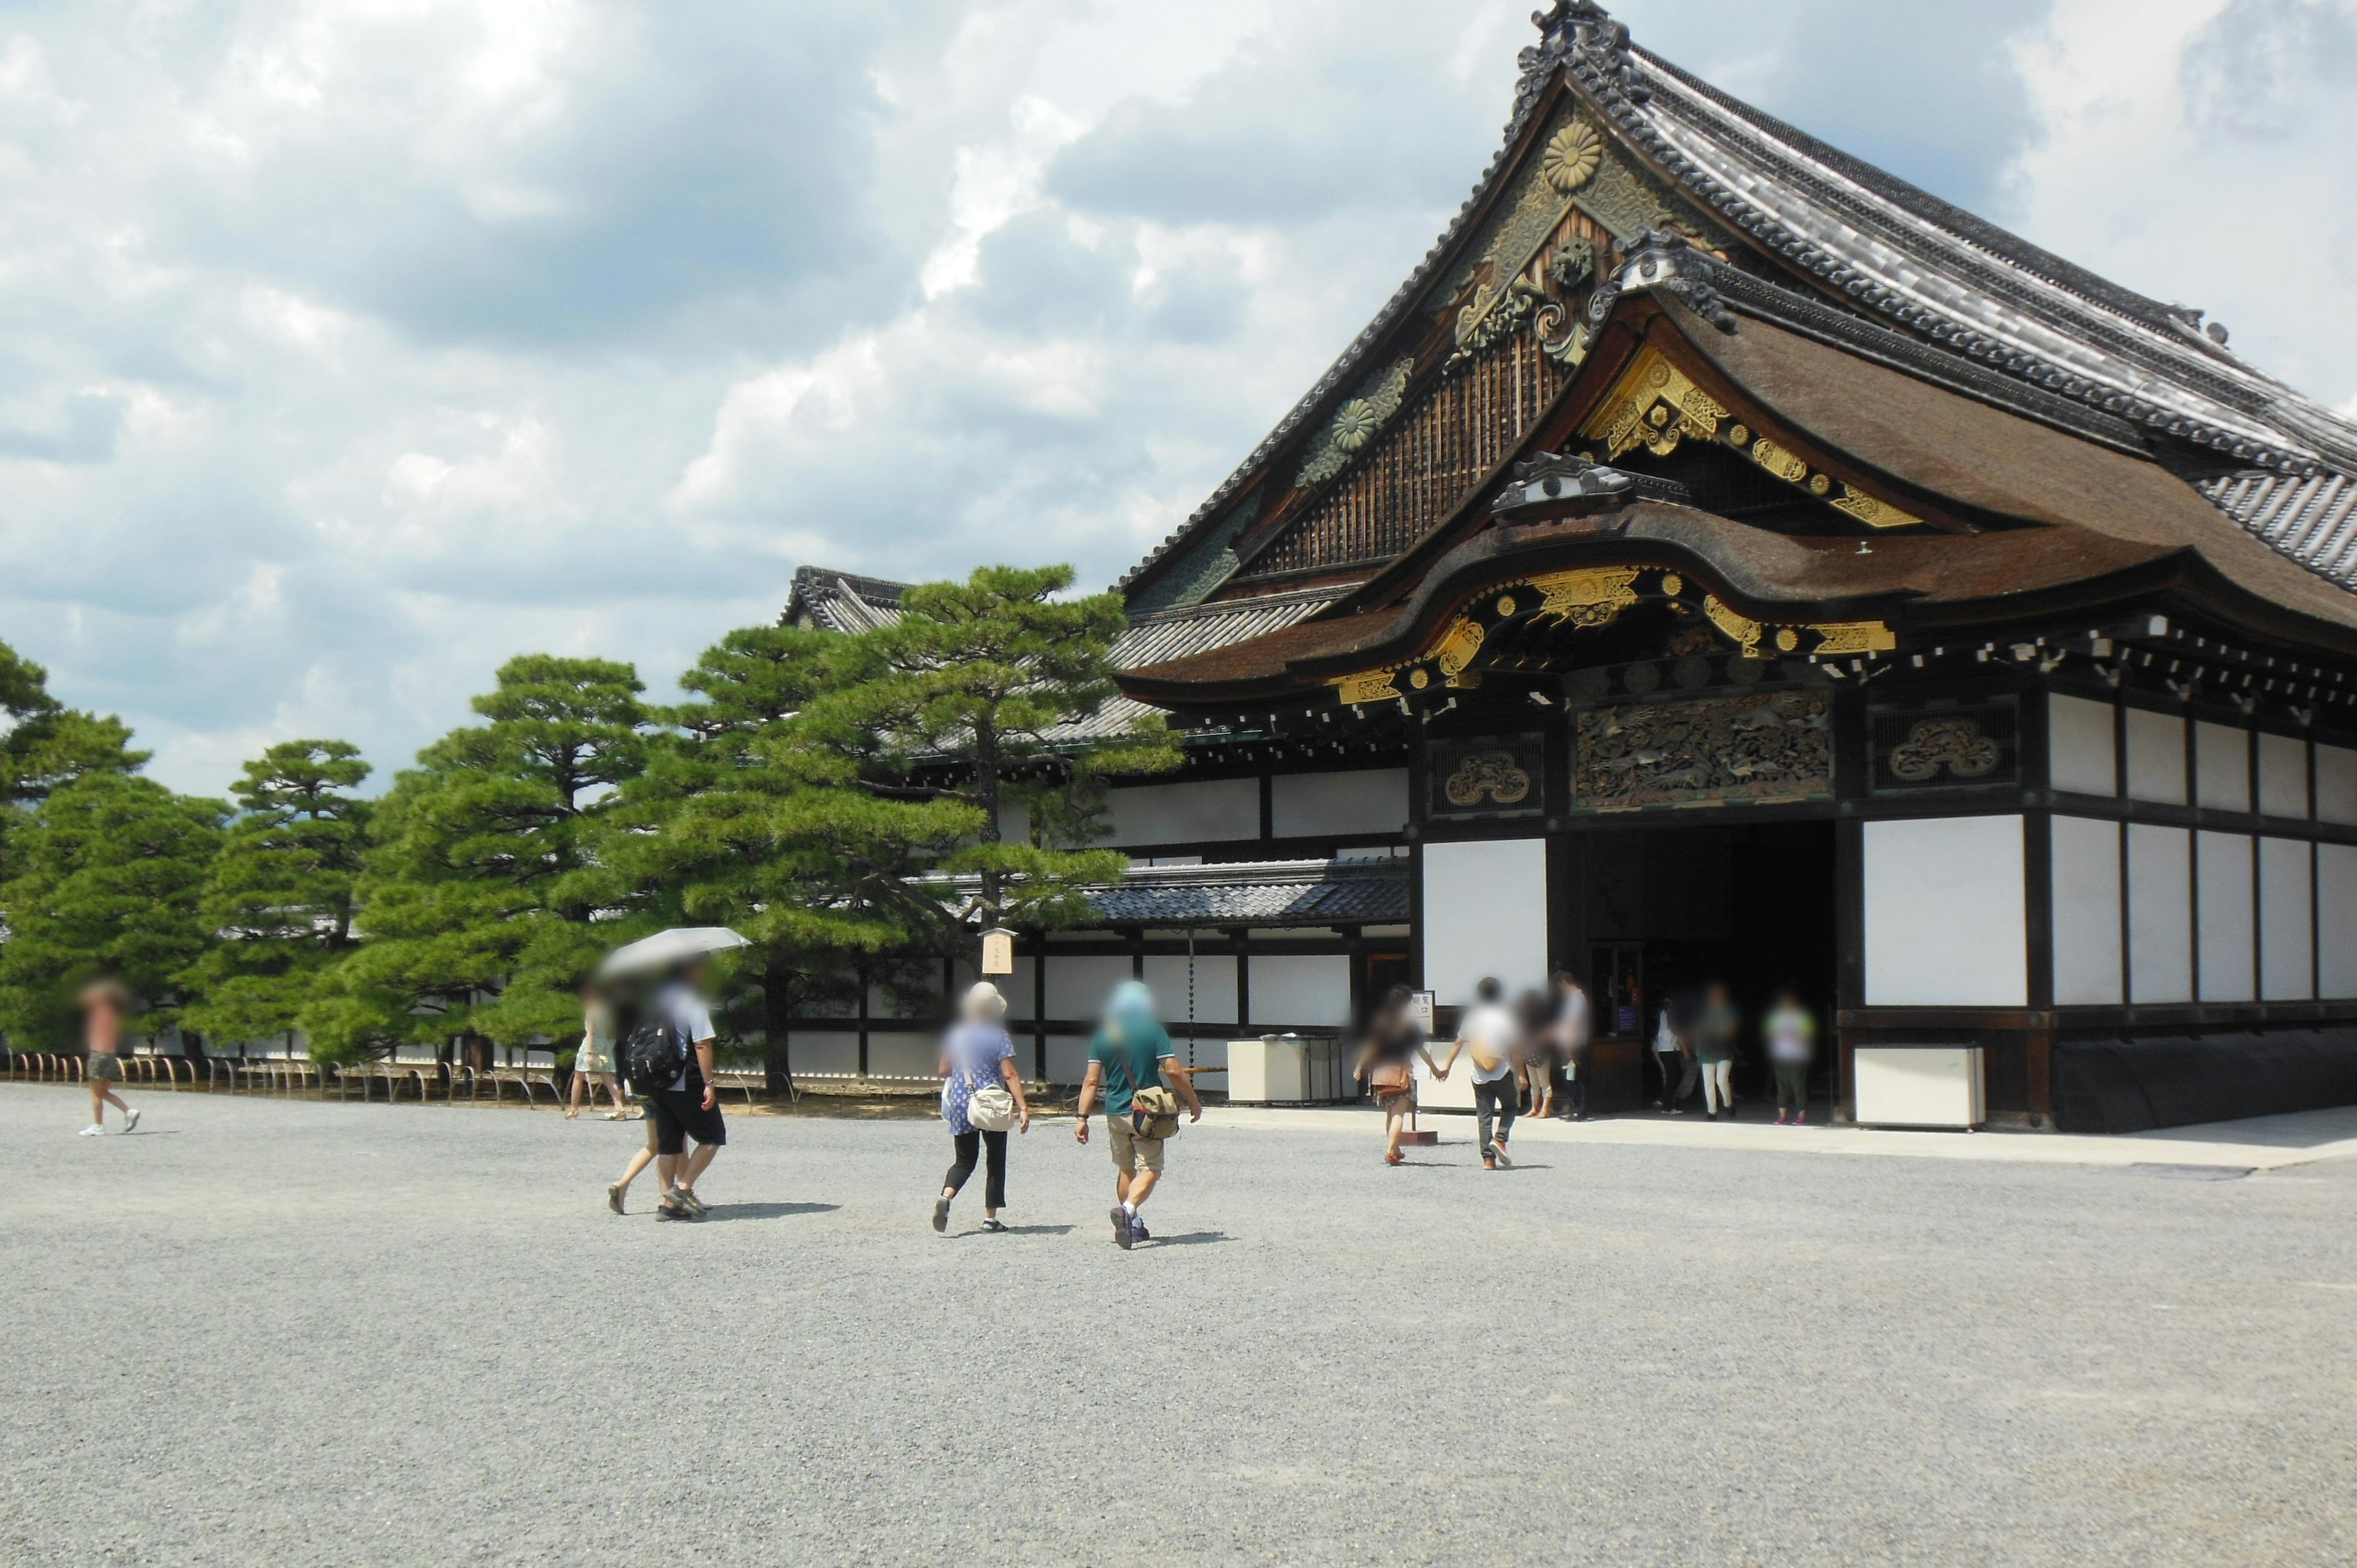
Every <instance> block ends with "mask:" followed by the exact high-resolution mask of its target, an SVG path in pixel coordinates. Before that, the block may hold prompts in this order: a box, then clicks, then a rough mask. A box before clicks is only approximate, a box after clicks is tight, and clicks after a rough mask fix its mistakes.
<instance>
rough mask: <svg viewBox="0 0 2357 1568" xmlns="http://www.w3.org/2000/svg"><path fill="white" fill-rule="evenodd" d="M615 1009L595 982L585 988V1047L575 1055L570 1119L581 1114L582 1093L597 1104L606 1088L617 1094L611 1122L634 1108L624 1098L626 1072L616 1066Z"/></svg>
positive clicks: (608, 1114) (567, 1117)
mask: <svg viewBox="0 0 2357 1568" xmlns="http://www.w3.org/2000/svg"><path fill="white" fill-rule="evenodd" d="M614 1040H615V1035H614V1009H613V1007H612V1006H611V1005H610V1004H608V1002H607V1000H606V998H605V997H604V996H603V995H601V994H599V993H598V990H597V984H596V983H594V982H593V983H590V984H587V985H585V986H583V987H582V988H581V1048H580V1050H579V1051H577V1052H576V1053H575V1055H574V1058H573V1103H572V1104H571V1105H569V1106H567V1107H566V1108H565V1120H566V1121H567V1122H570V1121H572V1120H573V1119H574V1118H576V1117H577V1116H579V1115H580V1114H581V1099H582V1093H583V1091H584V1090H587V1092H588V1096H589V1101H590V1103H591V1104H593V1105H594V1104H596V1103H597V1090H600V1089H603V1090H606V1091H607V1092H608V1094H610V1095H612V1096H613V1100H614V1109H613V1110H611V1111H608V1112H606V1120H607V1121H608V1122H625V1121H628V1120H629V1119H630V1105H629V1104H628V1102H626V1101H624V1100H623V1099H622V1075H621V1074H620V1073H619V1072H617V1071H616V1070H615V1068H614Z"/></svg>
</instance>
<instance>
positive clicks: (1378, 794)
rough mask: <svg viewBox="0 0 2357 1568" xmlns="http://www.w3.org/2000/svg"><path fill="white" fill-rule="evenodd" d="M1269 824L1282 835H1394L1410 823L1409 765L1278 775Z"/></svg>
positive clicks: (1271, 796)
mask: <svg viewBox="0 0 2357 1568" xmlns="http://www.w3.org/2000/svg"><path fill="white" fill-rule="evenodd" d="M1269 822H1270V825H1271V826H1272V827H1273V828H1274V829H1275V832H1276V836H1277V837H1278V838H1281V839H1282V838H1324V837H1327V836H1329V835H1331V834H1336V833H1377V834H1381V833H1395V832H1399V831H1400V829H1402V828H1404V827H1405V826H1406V825H1407V769H1406V768H1372V769H1369V770H1366V771H1363V772H1356V773H1281V774H1278V775H1277V776H1276V777H1275V779H1272V780H1270V783H1269Z"/></svg>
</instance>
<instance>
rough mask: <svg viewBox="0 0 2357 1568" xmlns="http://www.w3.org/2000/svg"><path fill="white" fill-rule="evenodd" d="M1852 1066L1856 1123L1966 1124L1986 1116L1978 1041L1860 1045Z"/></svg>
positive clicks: (1971, 1124) (1986, 1118)
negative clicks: (1855, 1094) (1968, 1042)
mask: <svg viewBox="0 0 2357 1568" xmlns="http://www.w3.org/2000/svg"><path fill="white" fill-rule="evenodd" d="M1851 1071H1852V1075H1853V1081H1854V1082H1855V1083H1856V1084H1857V1121H1858V1124H1859V1125H1860V1126H1865V1127H1962V1128H1967V1129H1969V1128H1974V1127H1977V1126H1979V1125H1980V1124H1981V1123H1982V1122H1986V1121H1987V1120H1988V1105H1987V1090H1986V1075H1985V1074H1984V1072H1983V1070H1982V1065H1981V1048H1980V1047H1978V1046H1860V1047H1858V1048H1857V1051H1855V1052H1854V1053H1853V1054H1852V1068H1851Z"/></svg>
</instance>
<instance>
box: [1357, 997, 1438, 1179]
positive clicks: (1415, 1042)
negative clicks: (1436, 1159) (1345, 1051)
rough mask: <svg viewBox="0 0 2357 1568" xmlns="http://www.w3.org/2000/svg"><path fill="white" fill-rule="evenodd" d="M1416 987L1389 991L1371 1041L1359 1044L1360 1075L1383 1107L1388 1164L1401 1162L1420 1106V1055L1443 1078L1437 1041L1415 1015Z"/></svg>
mask: <svg viewBox="0 0 2357 1568" xmlns="http://www.w3.org/2000/svg"><path fill="white" fill-rule="evenodd" d="M1419 1056H1421V1057H1423V1058H1424V1065H1425V1067H1426V1069H1428V1070H1429V1071H1430V1072H1431V1073H1432V1074H1433V1075H1434V1076H1435V1077H1436V1078H1437V1077H1439V1076H1440V1069H1439V1068H1438V1067H1437V1066H1435V1065H1434V1063H1433V1059H1432V1047H1431V1043H1430V1042H1429V1041H1428V1040H1426V1037H1425V1033H1424V1026H1422V1025H1421V1024H1418V1023H1417V1022H1416V1019H1415V993H1414V992H1412V991H1410V990H1409V989H1408V988H1407V987H1406V986H1405V985H1394V986H1393V987H1392V988H1391V990H1390V991H1389V992H1388V993H1385V994H1384V996H1383V1005H1382V1006H1380V1007H1378V1008H1377V1009H1376V1010H1375V1016H1374V1020H1373V1022H1372V1024H1371V1025H1370V1026H1368V1029H1367V1039H1366V1043H1365V1044H1364V1045H1363V1046H1361V1047H1360V1048H1359V1067H1358V1079H1359V1081H1360V1082H1361V1083H1363V1084H1365V1085H1366V1086H1367V1087H1368V1088H1369V1089H1370V1090H1372V1091H1373V1093H1374V1096H1375V1103H1376V1104H1377V1105H1379V1106H1381V1107H1382V1108H1383V1164H1385V1165H1398V1164H1400V1163H1401V1160H1402V1158H1403V1156H1402V1155H1401V1154H1400V1138H1401V1136H1402V1135H1403V1134H1404V1133H1405V1132H1406V1130H1407V1119H1408V1117H1409V1116H1410V1115H1412V1114H1414V1112H1415V1058H1417V1057H1419Z"/></svg>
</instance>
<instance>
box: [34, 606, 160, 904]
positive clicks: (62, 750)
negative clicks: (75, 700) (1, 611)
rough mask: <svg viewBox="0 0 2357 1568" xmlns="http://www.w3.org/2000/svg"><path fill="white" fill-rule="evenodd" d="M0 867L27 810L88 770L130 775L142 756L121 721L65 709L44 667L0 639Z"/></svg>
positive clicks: (145, 757) (146, 754)
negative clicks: (1, 728) (0, 727)
mask: <svg viewBox="0 0 2357 1568" xmlns="http://www.w3.org/2000/svg"><path fill="white" fill-rule="evenodd" d="M0 718H5V723H6V733H5V735H0V868H5V865H6V864H7V853H8V838H9V835H10V834H11V833H12V832H14V831H15V830H16V828H17V827H18V826H20V825H21V824H22V822H23V820H24V812H25V811H26V810H27V809H28V808H30V807H32V806H35V805H38V803H39V802H41V801H42V800H47V799H48V797H49V795H50V794H51V793H52V792H53V791H55V790H56V789H59V788H60V787H62V786H64V785H66V784H70V783H71V782H72V781H73V780H74V779H80V778H82V777H83V776H85V775H87V774H91V773H135V772H136V771H138V769H139V768H140V765H141V764H143V763H145V761H146V760H147V757H148V755H149V754H148V753H146V752H144V751H134V750H132V749H131V730H130V726H128V725H125V724H124V722H123V721H122V720H121V719H118V718H113V717H112V716H109V717H103V718H102V717H101V716H99V715H98V714H88V713H84V712H82V711H81V709H79V708H69V707H67V706H65V705H64V704H63V703H59V701H58V700H57V699H56V698H55V697H52V696H50V695H49V675H48V671H46V670H44V669H42V668H41V667H40V666H39V665H38V664H36V663H34V662H33V661H32V660H29V659H26V658H23V657H21V656H19V655H18V654H17V652H16V650H15V649H13V648H10V647H9V646H8V645H7V644H6V643H4V642H0Z"/></svg>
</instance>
